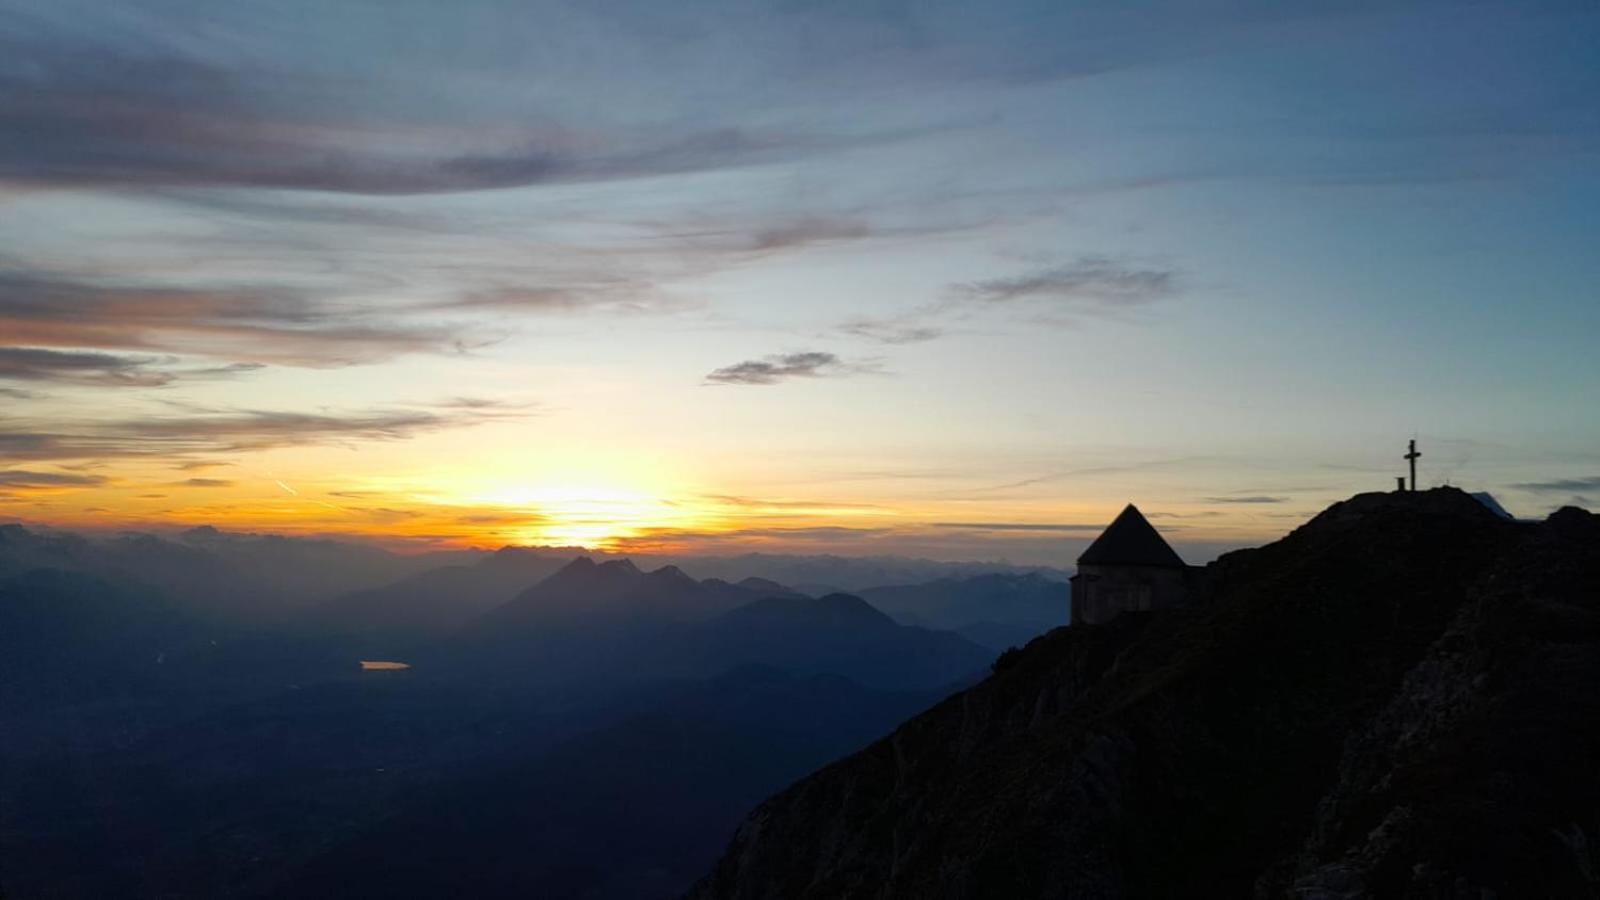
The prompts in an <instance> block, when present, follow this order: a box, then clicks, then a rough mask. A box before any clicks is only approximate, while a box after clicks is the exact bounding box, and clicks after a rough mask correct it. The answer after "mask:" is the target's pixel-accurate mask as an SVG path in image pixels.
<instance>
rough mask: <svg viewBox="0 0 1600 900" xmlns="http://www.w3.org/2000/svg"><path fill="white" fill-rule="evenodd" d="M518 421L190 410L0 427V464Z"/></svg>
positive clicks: (260, 446)
mask: <svg viewBox="0 0 1600 900" xmlns="http://www.w3.org/2000/svg"><path fill="white" fill-rule="evenodd" d="M523 415H526V413H519V412H513V411H505V410H482V409H439V408H413V409H379V410H363V411H354V412H348V413H338V412H316V413H302V412H284V411H276V410H249V409H245V410H196V411H192V412H186V413H184V414H181V415H168V416H148V417H143V418H136V419H103V420H95V421H86V422H70V421H49V422H43V423H31V424H32V427H30V423H28V422H26V421H23V420H17V419H11V420H8V421H7V422H5V423H4V424H3V425H0V459H11V460H58V459H59V460H72V459H101V458H106V459H110V458H127V457H153V456H154V457H159V456H165V457H171V458H175V459H179V460H180V461H181V458H182V457H185V456H193V455H208V454H218V453H239V452H252V451H260V450H271V449H276V448H279V447H290V446H302V445H305V444H336V445H352V444H355V443H359V442H366V441H397V440H405V439H408V438H411V437H414V436H416V435H418V434H424V433H428V432H434V431H443V430H447V429H452V428H462V427H467V426H471V425H477V424H482V423H485V422H489V421H496V420H503V419H509V418H517V417H520V416H523Z"/></svg>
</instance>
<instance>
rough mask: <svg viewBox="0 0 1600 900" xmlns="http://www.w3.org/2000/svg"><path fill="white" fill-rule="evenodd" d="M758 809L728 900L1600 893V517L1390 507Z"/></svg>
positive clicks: (1366, 504)
mask: <svg viewBox="0 0 1600 900" xmlns="http://www.w3.org/2000/svg"><path fill="white" fill-rule="evenodd" d="M1204 582H1205V588H1204V593H1203V596H1201V597H1200V598H1199V599H1198V602H1197V604H1196V605H1195V606H1194V607H1193V608H1190V609H1184V610H1175V611H1168V612H1165V613H1150V614H1137V615H1134V614H1126V615H1124V616H1122V617H1121V618H1119V619H1118V620H1116V621H1114V622H1112V623H1110V624H1108V625H1103V626H1088V627H1074V628H1062V629H1057V630H1055V631H1053V632H1051V633H1050V634H1048V635H1046V636H1044V637H1041V638H1038V639H1036V640H1034V641H1033V642H1031V643H1030V644H1029V645H1028V646H1027V647H1026V648H1025V649H1023V650H1021V651H1018V652H1014V653H1009V654H1007V655H1005V656H1003V657H1002V658H1001V659H1000V661H998V662H997V663H996V666H995V669H996V671H995V674H994V675H993V677H991V678H989V679H988V680H986V681H984V682H983V683H981V684H979V685H978V686H976V687H974V688H972V689H970V690H967V691H965V692H962V693H960V694H957V695H955V696H953V697H951V698H950V699H948V700H946V701H944V702H943V703H940V704H939V705H937V706H935V707H933V708H932V709H931V710H929V711H928V712H926V713H924V714H923V715H921V716H919V717H917V718H915V719H913V720H911V721H910V722H908V723H906V724H905V725H904V726H902V727H901V728H899V729H898V730H896V731H895V732H894V733H892V734H891V735H889V736H888V737H886V738H884V739H882V740H880V741H878V742H876V743H874V744H872V745H871V746H869V747H868V748H867V749H865V750H863V751H861V752H859V753H856V754H855V755H853V756H850V757H847V758H845V759H844V760H841V761H839V762H837V763H835V764H833V765H831V766H829V767H827V768H825V769H823V770H821V771H820V772H818V773H817V774H815V775H813V776H811V777H809V778H807V779H805V780H803V781H801V782H799V783H798V784H796V785H794V786H793V787H791V788H789V789H788V790H786V791H784V792H783V793H781V794H779V795H777V796H775V797H773V798H771V799H770V800H768V801H767V802H766V803H764V804H762V805H761V806H760V807H758V808H757V809H756V810H755V812H754V813H753V814H752V815H751V816H750V817H749V818H748V819H747V820H746V821H745V823H744V824H743V825H742V826H741V827H740V828H739V830H738V832H737V834H736V836H735V837H734V839H733V842H732V844H731V846H730V847H729V849H728V852H727V854H726V855H725V856H724V858H723V859H722V861H721V862H720V863H719V864H718V865H717V866H716V868H715V869H714V870H713V871H712V872H711V873H709V874H708V875H707V876H706V877H705V878H704V879H703V880H702V881H701V883H700V884H699V885H698V886H697V887H696V888H695V889H694V890H693V891H692V893H691V896H693V897H696V898H702V900H711V898H718V900H720V898H768V897H770V898H779V897H782V898H806V897H811V898H822V897H845V896H849V897H871V898H891V897H905V898H966V897H972V898H977V897H1014V898H1022V897H1067V896H1070V897H1074V898H1101V897H1136V896H1138V897H1148V896H1197V895H1208V896H1234V897H1238V896H1251V895H1252V894H1253V895H1255V896H1260V897H1299V898H1335V897H1338V898H1346V897H1349V898H1355V897H1367V896H1384V897H1462V898H1465V897H1474V898H1480V897H1535V896H1539V897H1550V896H1554V897H1592V896H1597V895H1600V518H1597V517H1596V516H1594V515H1592V514H1589V513H1586V512H1583V511H1581V510H1577V509H1572V508H1568V509H1563V510H1561V511H1559V512H1557V513H1555V514H1554V515H1552V516H1551V517H1550V518H1549V519H1548V520H1546V521H1545V522H1542V523H1537V524H1534V523H1519V522H1511V521H1508V520H1505V519H1503V518H1501V517H1498V516H1496V515H1494V514H1493V513H1491V512H1489V511H1488V510H1487V509H1485V508H1484V507H1483V506H1482V505H1481V504H1479V503H1478V502H1476V501H1474V500H1473V499H1472V498H1471V497H1469V496H1468V495H1467V494H1464V493H1462V492H1460V491H1456V490H1453V489H1448V488H1446V489H1439V490H1433V491H1427V492H1422V493H1415V494H1367V495H1361V496H1358V497H1355V498H1353V499H1351V500H1349V501H1346V502H1343V503H1340V504H1336V505H1334V506H1333V507H1330V508H1329V509H1328V510H1326V511H1325V512H1323V513H1322V514H1321V515H1319V516H1318V517H1317V518H1315V519H1314V520H1313V521H1311V522H1309V523H1308V524H1306V525H1305V526H1303V527H1302V528H1300V529H1298V530H1296V531H1295V532H1294V533H1293V534H1291V535H1289V536H1288V537H1286V538H1284V539H1283V540H1281V541H1278V542H1277V543H1274V544H1271V545H1269V546H1266V547H1262V548H1259V549H1255V550H1246V551H1240V552H1236V553H1231V554H1228V555H1226V556H1224V557H1222V558H1221V559H1219V560H1218V561H1217V562H1215V563H1213V564H1212V565H1211V566H1209V567H1208V569H1207V572H1206V573H1205V578H1204Z"/></svg>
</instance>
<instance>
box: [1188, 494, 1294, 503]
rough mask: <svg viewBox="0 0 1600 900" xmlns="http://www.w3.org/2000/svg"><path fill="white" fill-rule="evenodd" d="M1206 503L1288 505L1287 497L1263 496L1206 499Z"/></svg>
mask: <svg viewBox="0 0 1600 900" xmlns="http://www.w3.org/2000/svg"><path fill="white" fill-rule="evenodd" d="M1205 502H1206V503H1288V502H1289V498H1288V497H1269V496H1266V495H1264V494H1261V495H1256V496H1250V497H1207V498H1205Z"/></svg>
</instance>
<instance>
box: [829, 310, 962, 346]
mask: <svg viewBox="0 0 1600 900" xmlns="http://www.w3.org/2000/svg"><path fill="white" fill-rule="evenodd" d="M839 331H840V333H842V334H847V335H850V336H851V337H859V338H866V339H867V340H869V341H877V342H878V343H880V344H920V343H923V342H925V341H932V340H937V339H938V338H940V337H942V336H944V333H945V330H944V329H943V328H940V327H937V326H935V325H931V324H926V323H919V322H918V321H917V319H916V318H915V317H907V318H904V319H870V318H856V319H849V320H847V321H845V322H844V323H842V324H841V325H840V326H839Z"/></svg>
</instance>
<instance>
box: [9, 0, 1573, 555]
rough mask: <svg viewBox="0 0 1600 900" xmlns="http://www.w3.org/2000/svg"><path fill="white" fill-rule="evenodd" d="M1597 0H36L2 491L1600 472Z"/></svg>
mask: <svg viewBox="0 0 1600 900" xmlns="http://www.w3.org/2000/svg"><path fill="white" fill-rule="evenodd" d="M1597 46H1600V6H1597V5H1596V4H1595V3H1593V2H1592V0H1583V2H1565V3H1561V2H1551V3H1544V2H1537V0H1515V2H1481V3H1472V2H1448V3H1445V2H1440V3H1427V2H1418V3H1405V2H1392V3H1383V2H1370V3H1369V2H1351V3H1341V4H1325V3H1313V2H1295V0H1273V2H1220V0H1181V2H1169V3H1160V2H1156V3H1148V2H1074V0H1052V2H1012V0H996V2H986V3H981V4H976V3H958V2H948V0H946V2H939V0H932V2H909V0H907V2H900V0H851V2H845V0H817V2H801V0H782V2H731V0H730V2H719V0H683V2H677V3H670V4H668V3H658V2H647V0H633V2H614V0H582V2H570V3H557V2H516V3H511V2H484V0H461V2H452V3H423V2H416V0H383V2H377V0H373V2H348V0H345V2H335V0H316V2H309V0H306V2H301V0H280V2H274V3H256V2H252V3H246V2H217V0H211V2H204V3H200V2H189V0H170V2H147V0H117V2H103V0H102V2H83V0H37V2H36V0H0V519H6V520H17V521H23V522H27V523H34V524H41V525H48V526H55V527H62V528H86V529H162V528H172V527H187V526H192V525H198V524H212V525H216V526H218V527H223V528H232V529H241V530H257V531H274V532H282V533H296V534H300V533H304V534H340V535H351V536H359V537H365V538H369V539H372V540H376V541H381V542H384V543H387V544H391V545H395V546H401V547H412V546H415V547H425V546H459V545H471V546H483V547H493V546H500V545H502V544H508V543H510V544H561V545H571V544H581V545H584V546H589V547H595V548H600V549H611V550H620V551H629V550H633V551H638V552H646V551H649V550H670V551H673V552H685V551H705V552H720V551H732V550H752V549H759V550H766V551H775V552H805V553H811V552H829V553H840V554H878V553H900V554H908V555H920V556H929V557H934V558H948V559H1007V560H1012V561H1016V562H1027V563H1050V564H1067V563H1070V560H1071V558H1072V557H1073V556H1075V555H1076V552H1077V551H1078V550H1080V549H1081V548H1082V546H1083V545H1084V543H1085V542H1087V541H1088V540H1089V539H1091V538H1092V537H1093V536H1094V535H1095V534H1096V533H1097V532H1098V530H1099V528H1100V527H1101V526H1103V524H1104V523H1106V522H1108V521H1109V520H1110V519H1111V518H1112V517H1113V516H1114V515H1115V514H1116V512H1117V511H1118V510H1120V509H1121V508H1122V506H1123V505H1124V504H1126V503H1128V502H1134V503H1136V504H1138V505H1139V506H1140V508H1141V509H1143V510H1144V511H1145V512H1146V513H1147V514H1149V515H1150V516H1151V518H1152V521H1153V522H1154V523H1155V524H1156V525H1157V526H1158V527H1159V528H1160V529H1161V530H1162V531H1163V532H1164V533H1166V534H1167V535H1168V537H1169V538H1170V539H1171V540H1172V542H1173V543H1174V544H1175V545H1176V546H1177V547H1178V548H1179V550H1180V552H1183V553H1184V555H1185V556H1186V557H1188V558H1189V560H1190V561H1191V562H1195V561H1201V560H1204V559H1206V558H1209V557H1210V556H1212V555H1214V554H1215V553H1216V552H1217V551H1218V550H1220V549H1224V548H1227V547H1234V546H1243V545H1249V544H1256V543H1260V542H1262V541H1264V540H1268V539H1271V538H1273V537H1276V536H1278V535H1281V534H1283V533H1284V532H1286V531H1288V530H1289V529H1291V528H1293V527H1294V526H1296V525H1298V524H1300V523H1301V522H1303V521H1305V520H1306V518H1308V517H1309V516H1310V515H1312V514H1314V513H1315V512H1316V511H1318V510H1320V509H1321V508H1323V507H1325V506H1326V505H1327V504H1329V503H1330V502H1333V501H1335V500H1338V499H1342V498H1344V497H1347V496H1349V495H1351V494H1354V493H1357V492H1361V491H1368V490H1386V489H1391V488H1392V487H1393V485H1394V477H1395V476H1396V475H1399V474H1402V473H1403V471H1404V465H1405V464H1404V461H1403V460H1402V459H1401V458H1400V457H1401V454H1402V453H1403V452H1404V451H1405V444H1406V441H1408V440H1410V439H1412V438H1413V437H1414V438H1416V439H1417V440H1418V442H1419V446H1420V449H1421V450H1422V452H1423V454H1424V455H1423V457H1422V459H1421V460H1420V471H1419V482H1420V483H1421V485H1422V486H1431V485H1437V484H1446V483H1448V484H1454V485H1460V486H1463V487H1466V488H1468V489H1471V490H1488V491H1491V492H1493V493H1494V494H1495V495H1496V496H1497V497H1498V498H1499V499H1500V501H1501V502H1502V503H1503V504H1504V505H1505V506H1506V507H1508V508H1509V509H1510V510H1511V511H1512V512H1513V513H1516V514H1518V515H1521V516H1542V515H1544V514H1546V513H1548V512H1549V511H1551V510H1553V509H1555V508H1557V507H1559V506H1562V505H1565V504H1578V505H1583V506H1588V507H1590V508H1593V506H1594V498H1600V415H1597V414H1596V408H1597V398H1600V347H1597V344H1600V341H1597V337H1600V297H1597V295H1596V287H1595V286H1596V284H1597V283H1600V252H1596V250H1595V248H1596V245H1597V244H1600V103H1597V101H1596V99H1595V98H1596V97H1600V54H1597V53H1596V52H1595V48H1596V47H1597Z"/></svg>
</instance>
